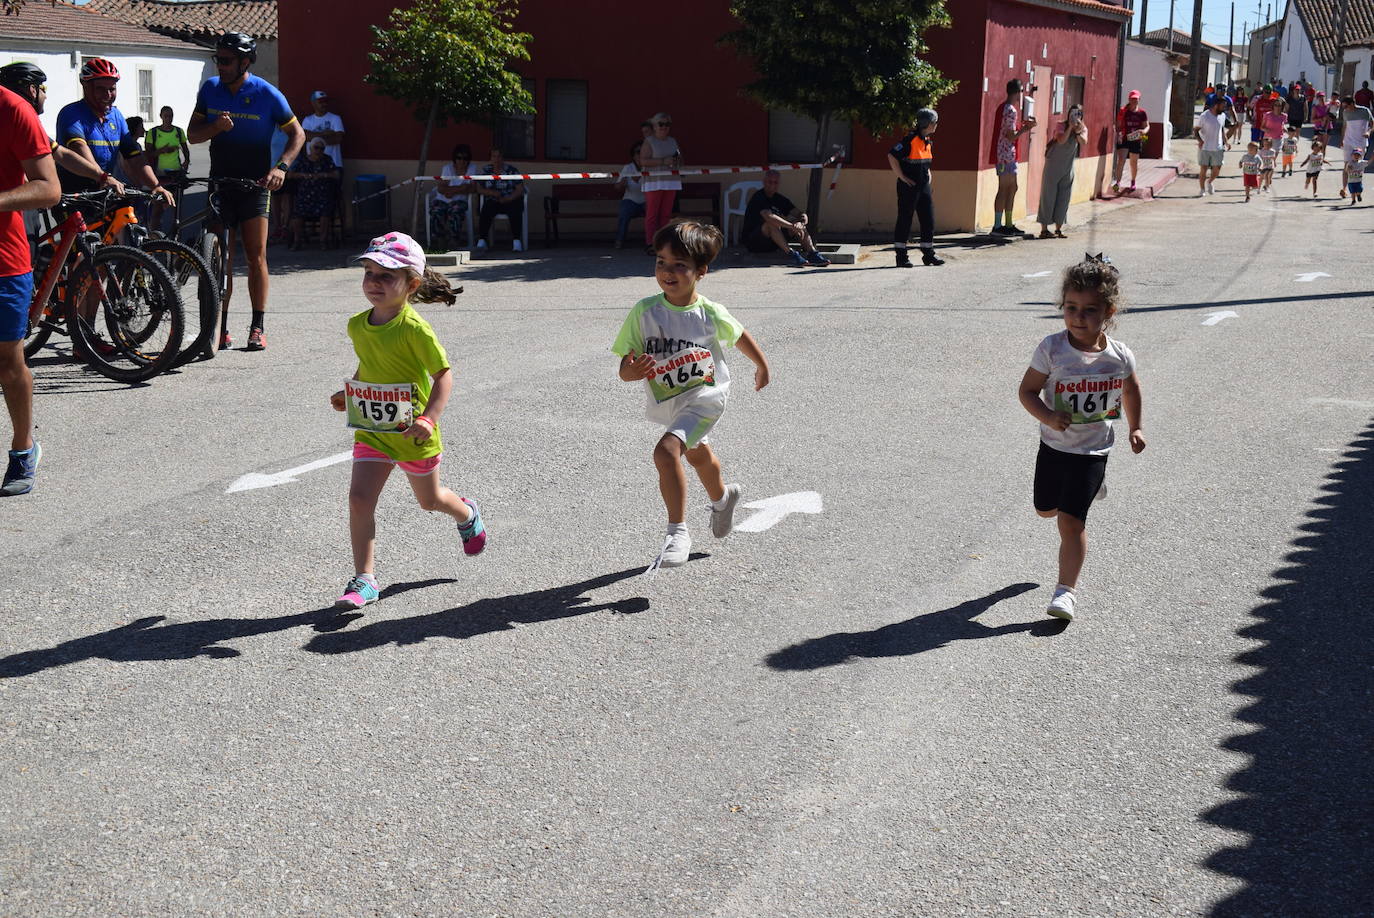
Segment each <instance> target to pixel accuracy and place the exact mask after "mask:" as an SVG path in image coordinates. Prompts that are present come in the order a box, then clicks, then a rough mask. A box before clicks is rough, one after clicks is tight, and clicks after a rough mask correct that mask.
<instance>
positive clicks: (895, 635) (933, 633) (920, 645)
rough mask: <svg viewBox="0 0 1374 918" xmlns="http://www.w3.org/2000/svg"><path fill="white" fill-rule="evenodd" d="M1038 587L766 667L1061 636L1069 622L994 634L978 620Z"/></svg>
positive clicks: (792, 652)
mask: <svg viewBox="0 0 1374 918" xmlns="http://www.w3.org/2000/svg"><path fill="white" fill-rule="evenodd" d="M1039 586H1040V584H1038V583H1013V584H1012V585H1011V586H1007V587H1003V588H1002V589H1000V590H998V591H997V592H995V593H989V594H988V595H987V596H984V597H982V598H981V599H970V600H969V601H968V602H961V603H959V605H957V606H951V607H950V608H948V609H942V610H940V611H939V612H930V613H927V614H925V615H918V616H916V617H915V618H909V619H907V620H906V621H904V622H894V623H893V624H891V625H884V626H883V627H881V628H875V629H874V630H872V631H860V632H847V631H841V632H838V633H836V634H827V635H826V636H825V637H819V638H811V639H810V640H807V641H802V642H801V643H800V644H793V645H792V646H790V647H784V648H783V649H782V650H778V651H775V652H773V653H770V654H769V655H768V657H767V659H766V660H765V661H764V662H766V663H767V664H768V665H769V667H771V668H772V669H783V670H798V669H820V668H821V667H823V666H838V665H840V664H842V663H848V662H849V661H850V660H851V659H853V658H855V657H904V656H909V655H911V654H917V653H925V652H926V651H927V650H936V649H938V648H940V647H944V646H945V645H946V644H949V643H950V642H952V641H968V640H974V639H977V638H990V637H997V636H998V635H1002V634H1014V633H1016V632H1018V631H1029V632H1030V633H1031V634H1034V635H1041V636H1043V635H1051V634H1059V633H1060V632H1061V631H1063V630H1064V628H1065V627H1066V626H1067V624H1068V623H1067V622H1063V621H1060V620H1059V619H1044V620H1042V621H1036V622H1018V623H1017V624H1014V625H1002V626H1001V627H999V628H989V627H988V626H987V625H984V624H981V623H979V622H975V621H974V620H973V619H974V618H975V617H976V616H978V615H981V614H982V613H984V612H986V611H987V610H988V609H991V608H992V607H993V606H995V605H997V604H998V603H999V602H1001V601H1002V600H1004V599H1010V598H1011V597H1013V596H1020V595H1021V594H1022V593H1025V592H1027V591H1028V590H1034V589H1036V588H1037V587H1039Z"/></svg>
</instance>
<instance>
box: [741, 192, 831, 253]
mask: <svg viewBox="0 0 1374 918" xmlns="http://www.w3.org/2000/svg"><path fill="white" fill-rule="evenodd" d="M781 179H782V176H781V174H779V173H778V172H777V171H776V170H774V169H769V170H768V171H767V172H765V173H764V174H763V187H762V188H760V189H759V190H758V191H755V192H754V194H753V196H752V197H750V198H749V203H748V205H746V206H745V208H744V222H743V223H742V224H740V238H741V239H743V240H744V247H745V248H746V249H748V250H749V251H751V252H754V253H756V254H761V253H764V252H774V251H778V252H782V253H783V254H785V255H786V256H787V257H788V258H790V259H791V260H792V263H793V264H795V265H797V266H798V267H803V266H805V265H806V264H808V263H810V264H813V265H816V266H817V267H820V268H824V267H826V266H827V265H829V264H830V262H829V260H828V259H826V257H825V256H824V255H822V254H821V253H820V252H818V251H816V244H815V243H814V242H812V241H811V234H810V233H809V232H808V231H807V229H806V224H807V219H806V214H804V213H802V212H801V210H800V209H799V208H798V207H797V206H796V205H795V204H793V203H792V202H791V201H790V200H789V199H788V198H787V197H786V196H784V195H782V194H779V193H778V184H779V182H780V181H781ZM788 236H792V237H794V238H795V239H796V240H797V242H798V243H799V244H800V245H801V251H800V252H794V251H793V250H792V246H791V244H790V243H789V242H788V241H787V237H788Z"/></svg>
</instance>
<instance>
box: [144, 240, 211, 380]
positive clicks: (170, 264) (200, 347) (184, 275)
mask: <svg viewBox="0 0 1374 918" xmlns="http://www.w3.org/2000/svg"><path fill="white" fill-rule="evenodd" d="M139 248H140V249H142V250H143V251H145V252H147V253H148V254H149V255H152V256H153V257H154V258H156V259H157V260H158V261H159V262H161V263H162V266H163V267H164V268H166V269H167V272H168V273H169V274H171V275H172V281H173V283H175V284H176V285H177V293H178V295H179V296H180V297H181V302H182V303H183V304H190V303H192V302H198V303H199V304H200V309H199V316H200V331H199V333H198V334H197V335H196V336H195V337H194V338H192V339H191V341H190V343H189V344H187V345H186V346H185V347H184V348H183V349H182V351H181V354H180V355H178V356H177V359H176V363H175V366H181V365H182V364H185V363H189V362H190V361H192V360H202V359H203V360H209V359H211V358H213V357H214V356H215V349H214V347H213V346H212V345H211V342H212V341H213V340H214V337H215V327H216V323H217V322H218V321H219V289H218V287H217V285H216V283H215V280H214V277H213V275H211V273H210V266H209V265H208V264H206V262H205V259H203V258H201V256H200V254H199V253H198V252H196V251H195V250H194V249H192V248H191V247H190V246H188V245H185V244H184V243H180V242H176V241H175V240H172V239H149V240H147V241H146V242H144V243H143V244H141V245H140V246H139ZM193 296H194V299H193Z"/></svg>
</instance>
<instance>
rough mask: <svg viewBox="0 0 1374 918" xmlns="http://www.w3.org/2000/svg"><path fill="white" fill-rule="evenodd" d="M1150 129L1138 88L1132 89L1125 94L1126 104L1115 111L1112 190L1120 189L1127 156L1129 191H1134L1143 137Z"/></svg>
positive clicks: (1143, 144)
mask: <svg viewBox="0 0 1374 918" xmlns="http://www.w3.org/2000/svg"><path fill="white" fill-rule="evenodd" d="M1149 129H1150V116H1149V115H1148V114H1146V113H1145V109H1143V108H1141V107H1140V90H1138V89H1132V90H1131V91H1130V92H1129V93H1127V95H1126V104H1125V105H1123V106H1122V107H1121V109H1120V111H1118V112H1117V113H1116V162H1115V163H1114V164H1113V169H1112V191H1120V190H1121V173H1122V172H1124V171H1125V169H1126V160H1127V158H1129V159H1130V161H1131V188H1130V190H1131V191H1135V180H1136V176H1137V174H1138V173H1139V170H1140V154H1141V153H1142V152H1144V150H1145V139H1146V136H1147V132H1148V131H1149Z"/></svg>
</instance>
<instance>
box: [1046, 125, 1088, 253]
mask: <svg viewBox="0 0 1374 918" xmlns="http://www.w3.org/2000/svg"><path fill="white" fill-rule="evenodd" d="M1087 142H1088V129H1087V127H1085V126H1084V124H1083V106H1081V105H1078V104H1077V103H1075V104H1073V105H1071V106H1069V113H1068V117H1067V118H1066V119H1065V120H1063V121H1061V122H1059V126H1058V127H1057V128H1056V129H1055V132H1054V136H1053V137H1052V138H1050V145H1049V149H1048V150H1046V151H1045V174H1044V177H1043V178H1041V180H1040V210H1039V212H1038V213H1037V214H1036V217H1038V218H1039V220H1040V238H1041V239H1049V238H1050V237H1051V236H1054V237H1056V238H1059V239H1063V238H1065V237H1064V223H1065V222H1066V221H1067V220H1068V218H1069V201H1070V199H1072V197H1073V173H1074V169H1073V167H1074V164H1075V163H1076V162H1077V161H1078V154H1079V152H1080V151H1081V150H1082V147H1083V144H1085V143H1087ZM1051 223H1053V224H1054V232H1053V233H1051V232H1050V224H1051Z"/></svg>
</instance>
